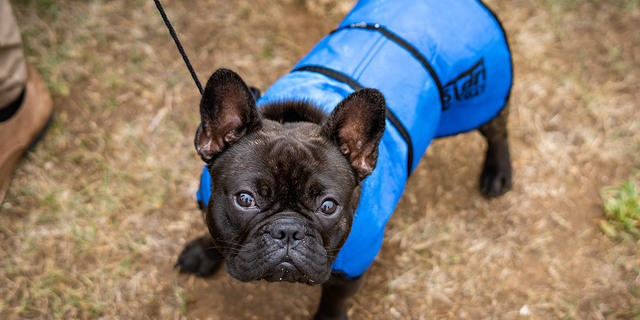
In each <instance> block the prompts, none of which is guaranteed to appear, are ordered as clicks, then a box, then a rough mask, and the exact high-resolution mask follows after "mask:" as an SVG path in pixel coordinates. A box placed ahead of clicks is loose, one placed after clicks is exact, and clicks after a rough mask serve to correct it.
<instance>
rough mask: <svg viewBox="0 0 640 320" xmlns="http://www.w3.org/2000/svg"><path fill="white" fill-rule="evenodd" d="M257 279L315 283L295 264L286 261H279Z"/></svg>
mask: <svg viewBox="0 0 640 320" xmlns="http://www.w3.org/2000/svg"><path fill="white" fill-rule="evenodd" d="M259 280H265V281H267V282H282V281H287V282H291V283H296V282H300V283H306V284H315V281H313V280H312V279H310V278H309V276H307V275H305V274H304V273H302V272H301V271H300V270H299V269H298V268H297V267H296V266H295V265H293V264H291V263H289V262H286V261H284V262H281V263H280V264H278V265H277V266H275V267H273V268H272V269H271V270H269V271H268V272H267V273H266V274H264V275H263V276H262V277H261V278H260V279H259Z"/></svg>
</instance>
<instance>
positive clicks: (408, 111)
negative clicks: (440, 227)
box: [197, 0, 512, 278]
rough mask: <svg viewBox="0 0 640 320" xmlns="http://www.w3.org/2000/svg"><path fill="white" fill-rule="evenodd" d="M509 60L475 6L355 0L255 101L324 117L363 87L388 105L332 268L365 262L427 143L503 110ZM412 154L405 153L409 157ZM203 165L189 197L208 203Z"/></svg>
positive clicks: (497, 30)
mask: <svg viewBox="0 0 640 320" xmlns="http://www.w3.org/2000/svg"><path fill="white" fill-rule="evenodd" d="M511 82H512V67H511V54H510V52H509V48H508V46H507V41H506V38H505V34H504V31H503V30H502V28H501V26H500V24H499V22H498V20H497V19H496V17H495V16H494V15H493V14H492V12H491V11H489V10H488V9H487V8H486V7H485V6H484V5H483V4H482V3H480V2H479V1H477V0H447V1H441V0H422V1H416V0H361V1H359V2H358V3H357V4H356V6H355V7H354V8H353V10H352V11H351V12H350V13H349V14H348V15H347V17H346V18H345V19H344V20H343V21H342V22H341V23H340V25H339V26H338V28H337V29H336V30H335V31H334V32H332V33H331V34H329V35H327V36H326V37H324V38H323V39H322V40H321V41H320V42H319V43H318V44H317V45H316V46H315V47H314V48H313V50H311V52H310V53H309V54H307V55H306V56H305V57H304V58H302V60H300V62H298V64H297V65H296V66H295V67H294V69H293V71H292V72H291V73H289V74H286V75H285V76H283V77H282V78H280V79H279V80H278V81H276V82H275V83H274V84H273V85H272V86H271V87H270V88H269V90H267V91H266V92H265V94H264V96H262V98H260V99H259V100H258V105H262V104H265V103H267V102H274V101H283V100H292V99H293V100H308V101H311V102H313V103H315V104H316V105H317V106H319V107H321V108H323V109H324V110H325V111H326V112H327V113H329V112H331V110H333V108H334V107H335V106H336V105H338V103H339V102H340V101H341V100H342V99H344V98H345V97H346V96H347V95H349V94H350V93H352V92H354V91H355V90H357V89H360V88H363V87H367V88H376V89H378V90H380V91H381V92H382V93H383V94H384V97H385V99H386V102H387V120H386V127H385V133H384V136H383V137H382V140H381V142H380V146H379V155H378V162H377V165H376V168H375V170H374V171H373V173H372V174H371V175H370V176H369V177H367V178H366V179H365V180H364V182H363V188H362V196H361V199H360V204H359V206H358V209H357V211H356V214H355V219H354V221H353V226H352V229H351V233H350V235H349V237H348V239H347V241H346V243H345V244H344V246H343V247H342V249H341V250H340V253H339V254H338V257H337V259H336V261H335V262H334V264H333V266H332V270H335V271H343V272H344V273H346V275H347V276H348V277H350V278H355V277H358V276H360V275H362V273H363V272H364V271H365V270H366V269H367V268H368V267H369V266H370V265H371V263H372V262H373V259H374V258H375V257H376V255H377V254H378V251H379V250H380V247H381V245H382V238H383V234H384V227H385V225H386V223H387V221H388V220H389V218H390V217H391V214H392V213H393V210H394V208H395V207H396V204H397V203H398V200H399V199H400V196H401V195H402V192H403V191H404V186H405V183H406V180H407V178H408V176H409V173H410V172H411V170H413V168H415V166H416V165H417V164H418V161H419V160H420V155H422V154H424V152H425V151H426V149H427V146H428V145H429V143H430V142H431V140H432V139H433V138H437V137H444V136H449V135H455V134H458V133H461V132H467V131H470V130H472V129H475V128H477V127H479V126H480V125H482V124H484V123H486V122H487V121H489V120H491V119H492V118H494V117H495V116H496V115H497V114H498V113H499V112H500V111H501V110H502V108H503V107H504V106H505V104H506V102H507V99H508V97H509V91H510V89H511ZM414 153H415V154H417V155H419V156H418V157H415V158H414V157H413V154H414ZM210 195H211V177H210V175H209V172H208V170H207V168H206V167H205V169H204V171H203V173H202V178H201V181H200V190H198V193H197V198H198V200H199V201H202V202H203V203H204V205H207V203H208V201H209V197H210Z"/></svg>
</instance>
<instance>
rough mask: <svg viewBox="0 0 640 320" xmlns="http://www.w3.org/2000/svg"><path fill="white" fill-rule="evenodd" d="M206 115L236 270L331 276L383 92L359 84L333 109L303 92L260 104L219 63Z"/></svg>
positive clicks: (214, 199)
mask: <svg viewBox="0 0 640 320" xmlns="http://www.w3.org/2000/svg"><path fill="white" fill-rule="evenodd" d="M200 115H201V121H202V122H201V124H200V126H199V127H198V131H197V133H196V138H195V146H196V149H197V151H198V154H199V155H200V157H201V158H202V159H203V160H204V161H205V162H206V163H207V166H208V167H209V171H210V172H211V179H212V181H213V185H212V193H211V198H210V199H209V205H208V208H207V210H206V222H207V226H208V228H209V232H210V233H211V236H212V238H213V239H214V243H215V245H216V247H217V248H218V250H220V252H222V254H223V255H224V256H225V259H226V269H227V272H228V273H229V274H230V275H231V276H232V277H234V278H236V279H238V280H241V281H252V280H259V279H264V280H267V281H289V282H303V283H309V284H312V283H323V282H325V281H326V280H328V279H329V276H330V273H331V270H330V269H331V264H332V263H333V262H334V260H335V258H336V256H337V254H338V251H339V250H340V248H341V247H342V245H343V244H344V242H345V241H346V240H347V237H348V235H349V232H350V230H351V224H352V221H353V217H354V213H355V210H356V207H357V205H358V201H359V197H360V186H361V183H362V181H363V179H364V178H365V177H367V176H368V175H369V174H371V172H372V171H373V169H374V167H375V165H376V160H377V156H378V144H379V142H380V139H381V137H382V134H383V132H384V125H385V101H384V97H383V96H382V94H381V93H380V92H379V91H378V90H375V89H364V90H360V91H357V92H354V93H353V94H351V95H349V96H348V97H346V98H345V99H344V100H343V101H342V102H340V103H339V104H338V105H337V106H336V108H335V109H334V110H333V112H332V113H331V114H329V115H327V114H325V113H324V112H323V111H322V110H320V109H319V108H317V107H315V106H313V105H312V104H311V103H308V102H304V101H283V102H278V103H272V104H268V105H266V106H263V107H261V108H260V111H259V110H258V108H257V107H256V102H255V99H254V97H253V95H252V93H251V91H250V90H249V88H248V87H247V85H246V84H245V83H244V82H243V81H242V79H241V78H240V76H238V75H237V74H235V73H234V72H233V71H230V70H227V69H219V70H218V71H216V72H215V73H214V74H213V75H212V76H211V78H210V79H209V81H208V82H207V85H206V88H205V90H204V93H203V96H202V101H201V102H200Z"/></svg>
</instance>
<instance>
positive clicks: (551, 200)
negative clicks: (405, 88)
mask: <svg viewBox="0 0 640 320" xmlns="http://www.w3.org/2000/svg"><path fill="white" fill-rule="evenodd" d="M12 2H13V3H14V11H15V13H16V16H17V18H18V22H19V24H20V26H21V29H22V32H23V36H24V38H25V46H26V52H27V55H28V57H27V60H28V61H29V62H30V63H32V64H33V65H35V66H36V67H37V68H38V69H39V70H40V71H41V73H42V74H43V77H44V78H45V80H46V81H47V83H48V85H49V87H50V89H51V91H52V94H53V97H54V103H55V112H56V113H55V118H54V122H53V126H52V127H51V129H50V131H49V133H48V135H47V136H46V137H45V139H44V140H43V142H41V143H40V144H39V146H38V147H37V148H36V149H35V150H34V152H33V153H30V154H29V155H28V156H27V157H26V158H25V159H24V160H23V161H22V162H21V164H20V167H19V168H18V170H17V172H16V174H15V176H14V179H13V182H12V185H11V187H10V189H9V193H8V195H7V198H6V200H5V203H4V204H3V205H2V207H1V211H0V318H1V319H23V318H24V319H34V318H35V319H98V318H101V319H184V318H186V319H201V320H205V319H211V320H216V319H220V320H222V319H289V320H293V319H309V318H310V315H312V314H313V313H314V312H315V309H316V307H317V304H318V298H319V293H320V288H319V287H307V286H302V285H290V284H270V285H265V284H262V283H258V284H243V283H240V282H238V281H236V280H233V279H231V278H230V277H229V276H228V275H226V274H224V272H220V273H218V274H216V275H215V276H214V277H213V278H212V279H199V278H194V277H190V276H186V275H177V274H176V273H175V272H174V270H173V265H174V263H175V260H176V258H177V255H178V254H179V252H180V250H181V249H182V247H183V246H184V244H185V243H186V242H187V241H189V240H190V239H193V238H195V237H197V236H199V235H201V234H202V233H203V232H205V227H204V224H203V223H202V221H201V215H200V212H199V210H198V208H197V205H196V203H195V200H194V193H195V190H196V189H197V187H198V178H199V174H200V170H201V168H202V163H201V161H200V160H199V159H198V158H197V156H196V154H195V151H194V148H193V142H192V141H193V136H194V133H195V130H196V127H197V125H198V121H199V115H198V102H199V94H198V91H197V88H196V87H195V85H194V83H193V81H192V80H191V78H190V76H189V73H188V71H187V69H186V68H185V67H184V65H183V62H182V60H181V57H180V55H179V54H178V52H177V50H176V48H175V46H174V44H173V42H172V40H171V38H170V37H169V35H168V32H167V30H166V28H165V27H164V24H163V22H162V20H161V19H160V16H159V14H158V12H157V11H156V9H155V6H154V4H153V1H150V0H112V1H97V0H96V1H80V0H28V1H18V0H13V1H12ZM352 3H353V1H344V0H324V1H323V0H306V1H298V0H280V1H267V0H244V1H235V0H233V1H232V0H206V1H188V0H164V1H163V4H164V5H165V8H166V10H167V13H168V15H169V17H170V19H171V20H172V22H173V24H174V26H175V28H176V30H177V32H178V34H179V36H180V38H181V40H182V42H183V45H184V46H185V49H186V50H187V53H188V54H189V56H190V58H191V60H192V62H193V64H194V67H195V69H196V71H197V72H198V75H199V76H200V78H201V81H203V82H204V81H206V79H207V78H208V76H210V75H211V73H213V71H214V70H216V69H217V68H219V67H226V68H231V69H233V70H235V71H237V72H238V73H239V74H240V75H241V76H242V77H243V78H244V79H245V80H246V81H247V82H248V83H249V84H250V85H253V86H257V87H260V88H261V89H263V90H265V89H267V88H268V87H269V85H270V84H271V83H273V82H274V81H275V80H276V79H277V78H278V77H280V76H281V75H283V74H285V73H286V72H288V71H289V69H290V67H291V66H293V64H294V63H295V62H296V61H297V60H298V59H299V58H300V57H302V55H304V54H305V53H306V52H307V51H308V50H309V49H310V48H311V47H312V46H313V45H314V44H315V43H316V42H317V41H318V40H319V39H320V38H321V37H322V36H323V35H325V34H326V33H328V32H329V31H330V30H332V28H333V27H334V26H335V25H336V24H337V23H338V22H339V21H340V18H341V16H342V15H344V13H345V12H346V11H348V9H349V6H350V5H351V4H352ZM487 3H488V5H489V6H491V7H492V8H493V9H494V10H495V11H496V13H497V14H498V15H499V17H500V18H501V20H502V21H503V24H504V26H505V28H506V30H507V33H508V37H509V41H510V44H511V46H512V50H513V57H514V62H515V82H514V87H513V92H512V95H511V115H510V119H509V120H510V122H509V129H510V139H511V150H512V159H513V165H514V170H515V176H514V189H513V190H512V191H511V192H509V193H507V194H506V195H505V196H503V197H501V198H499V199H495V200H487V199H485V198H483V197H482V196H481V195H480V193H479V191H478V177H479V174H480V170H481V165H482V160H483V150H484V148H485V147H486V146H485V142H484V141H483V138H482V137H481V136H480V135H479V134H478V133H476V132H473V133H469V134H464V135H460V136H457V137H453V138H447V139H442V140H437V141H435V142H434V143H433V144H432V146H431V147H430V148H429V150H428V152H427V154H426V155H425V156H424V158H423V159H422V162H421V164H420V166H419V167H418V168H417V170H416V171H415V173H414V174H413V175H412V177H411V178H410V180H409V183H408V187H407V190H406V192H405V195H404V196H403V199H402V200H401V203H400V205H399V207H398V208H397V210H396V212H395V214H394V216H393V218H392V219H391V221H390V223H389V226H388V228H387V233H386V238H385V242H384V246H383V249H382V252H381V254H380V255H379V257H378V258H377V260H376V261H375V262H374V264H373V266H372V267H371V269H370V271H369V272H368V275H367V277H368V279H367V281H366V284H365V287H364V289H363V290H362V291H361V292H360V293H359V294H357V295H356V297H355V299H354V300H353V304H352V308H351V310H350V315H351V318H352V319H440V318H456V319H494V318H495V319H521V318H522V319H527V318H530V319H568V318H574V319H634V318H635V319H639V318H640V302H639V301H640V257H639V253H638V249H639V248H638V247H639V246H640V244H639V243H638V238H637V237H636V236H635V235H634V234H633V231H628V230H631V229H628V230H627V229H625V228H626V227H625V226H624V224H623V223H622V222H620V223H617V222H616V221H615V220H611V219H608V220H607V217H610V216H611V215H609V216H605V213H604V211H603V200H601V197H600V195H601V190H604V191H603V192H602V194H603V197H604V199H609V198H611V197H615V191H612V190H617V189H611V188H606V189H602V188H604V187H607V186H613V187H614V188H618V187H621V186H623V183H624V182H625V181H627V182H628V181H632V182H633V181H634V179H636V180H637V178H636V177H635V176H634V175H635V171H634V169H636V168H638V167H639V160H640V159H639V158H640V157H639V150H638V149H639V146H640V134H638V131H639V130H640V4H639V1H638V0H633V1H622V0H610V1H604V0H593V1H588V0H571V1H569V0H567V1H560V0H540V1H533V0H512V1H507V0H492V1H487ZM611 192H614V193H613V195H612V194H611ZM634 192H636V194H635V196H636V197H637V191H634ZM636 203H637V202H636ZM603 221H605V222H606V225H607V226H608V227H611V228H613V229H612V230H613V231H615V233H610V232H607V233H605V232H603V231H602V230H603V229H605V231H606V228H601V226H602V225H603ZM635 228H636V230H637V228H638V225H635ZM624 230H627V231H624ZM621 232H625V234H628V235H629V236H620V233H621Z"/></svg>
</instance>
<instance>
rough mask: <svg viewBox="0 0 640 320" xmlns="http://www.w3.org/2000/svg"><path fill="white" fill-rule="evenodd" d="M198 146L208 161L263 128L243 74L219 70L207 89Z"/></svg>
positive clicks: (201, 109) (203, 99) (201, 104)
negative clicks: (242, 76) (252, 132)
mask: <svg viewBox="0 0 640 320" xmlns="http://www.w3.org/2000/svg"><path fill="white" fill-rule="evenodd" d="M200 119H201V123H200V126H199V127H198V131H197V132H196V138H195V141H194V144H195V146H196V150H197V151H198V155H199V156H200V157H201V158H202V160H204V161H205V162H209V161H211V160H212V159H213V158H214V157H215V156H216V155H218V154H219V153H220V152H221V151H223V150H224V149H225V148H226V147H228V146H230V145H232V144H233V143H235V142H236V141H238V140H239V139H240V138H242V137H243V136H245V135H246V134H247V133H249V132H250V131H252V130H256V129H257V128H259V126H260V114H259V113H258V109H257V107H256V101H255V99H254V98H253V94H252V93H251V91H250V90H249V88H248V87H247V85H246V84H245V83H244V81H242V78H240V76H239V75H237V74H236V73H235V72H233V71H231V70H229V69H218V70H217V71H216V72H214V73H213V75H212V76H211V78H209V81H208V82H207V86H206V87H205V88H204V93H203V94H202V100H201V101H200Z"/></svg>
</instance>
